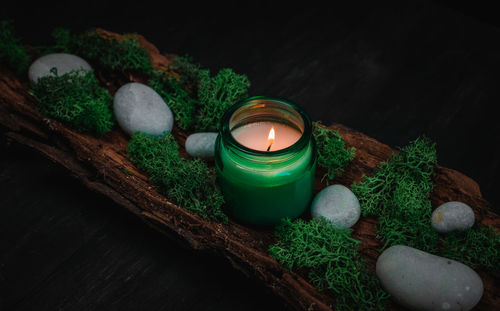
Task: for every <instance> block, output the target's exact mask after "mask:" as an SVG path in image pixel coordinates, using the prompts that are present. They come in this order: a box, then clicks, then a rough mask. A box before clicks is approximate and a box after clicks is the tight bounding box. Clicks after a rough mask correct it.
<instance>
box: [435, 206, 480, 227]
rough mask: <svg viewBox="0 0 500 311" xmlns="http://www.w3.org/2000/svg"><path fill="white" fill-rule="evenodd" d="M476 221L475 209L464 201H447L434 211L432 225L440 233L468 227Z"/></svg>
mask: <svg viewBox="0 0 500 311" xmlns="http://www.w3.org/2000/svg"><path fill="white" fill-rule="evenodd" d="M474 221H475V217H474V211H473V210H472V208H471V207H470V206H469V205H467V204H465V203H462V202H456V201H452V202H447V203H444V204H441V205H440V206H439V207H438V208H436V209H435V210H434V211H433V212H432V227H433V228H434V229H436V231H438V232H440V233H447V232H451V231H455V230H465V229H468V228H470V227H472V226H473V225H474Z"/></svg>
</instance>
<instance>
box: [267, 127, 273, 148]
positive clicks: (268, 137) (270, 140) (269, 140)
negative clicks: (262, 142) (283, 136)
mask: <svg viewBox="0 0 500 311" xmlns="http://www.w3.org/2000/svg"><path fill="white" fill-rule="evenodd" d="M267 141H268V142H269V144H270V145H272V144H273V143H274V126H273V127H271V130H269V136H267Z"/></svg>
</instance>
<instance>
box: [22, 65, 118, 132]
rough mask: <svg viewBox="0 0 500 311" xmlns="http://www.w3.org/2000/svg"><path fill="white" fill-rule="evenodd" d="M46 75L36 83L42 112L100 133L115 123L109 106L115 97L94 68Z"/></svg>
mask: <svg viewBox="0 0 500 311" xmlns="http://www.w3.org/2000/svg"><path fill="white" fill-rule="evenodd" d="M51 72H52V73H53V74H54V75H53V76H46V77H42V78H40V79H39V80H38V83H36V84H33V85H32V92H33V95H34V96H35V98H36V99H37V100H38V103H39V104H38V109H39V111H40V112H41V113H43V114H46V115H48V116H51V117H54V118H56V119H59V120H61V121H64V122H68V123H71V124H72V125H73V126H74V127H75V128H76V129H77V130H78V131H81V132H92V133H95V134H98V135H101V134H104V133H105V132H107V131H109V130H110V129H111V127H112V126H113V121H112V113H111V111H110V109H109V106H110V105H111V101H112V98H111V96H110V95H109V93H108V91H107V90H105V89H103V88H101V87H99V82H98V81H97V79H96V78H95V76H94V73H93V72H92V71H83V70H75V71H71V72H69V73H66V74H63V75H61V76H59V75H57V71H56V70H55V68H53V69H52V70H51Z"/></svg>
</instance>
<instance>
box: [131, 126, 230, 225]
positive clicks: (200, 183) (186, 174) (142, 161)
mask: <svg viewBox="0 0 500 311" xmlns="http://www.w3.org/2000/svg"><path fill="white" fill-rule="evenodd" d="M127 152H128V155H129V158H130V160H131V161H132V162H133V163H135V164H136V165H137V166H138V167H139V169H141V170H143V171H145V172H146V173H148V174H149V176H150V179H151V180H152V181H153V182H154V183H155V185H156V186H157V187H158V190H159V191H160V192H161V193H163V194H165V195H166V196H167V197H168V198H169V199H171V200H172V201H173V202H174V203H175V204H177V205H179V206H181V207H183V208H185V209H187V210H189V211H191V212H194V213H197V214H198V215H200V216H201V217H203V218H209V219H212V220H216V221H221V222H227V216H226V215H225V214H224V213H223V212H222V209H221V207H222V204H223V203H224V199H223V196H222V194H221V192H220V189H219V188H218V187H217V186H216V184H215V176H214V174H213V171H212V170H211V169H210V168H208V166H207V165H206V164H205V163H204V162H203V161H201V160H200V159H194V160H185V159H183V158H182V157H181V156H180V154H179V152H178V145H177V143H176V142H175V140H174V138H173V136H172V135H171V134H167V135H165V136H164V137H151V136H148V135H146V134H143V133H135V134H134V135H132V138H131V139H130V141H129V144H128V149H127Z"/></svg>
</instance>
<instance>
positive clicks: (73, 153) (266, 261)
mask: <svg viewBox="0 0 500 311" xmlns="http://www.w3.org/2000/svg"><path fill="white" fill-rule="evenodd" d="M100 31H101V33H102V34H103V35H105V36H113V37H116V38H119V35H117V34H114V33H110V32H106V31H104V30H100ZM140 42H141V44H142V45H143V46H144V47H145V48H146V49H147V50H148V52H149V53H150V55H151V58H152V60H153V64H154V65H155V66H156V67H157V68H165V66H167V65H168V63H169V61H170V59H169V58H167V57H165V56H163V55H162V54H160V53H159V51H158V49H156V48H155V47H154V45H152V44H151V43H149V42H148V41H147V40H146V39H145V38H143V37H140ZM0 71H1V73H2V75H1V77H0V104H1V105H0V124H1V126H2V127H3V129H4V132H5V135H6V137H7V138H8V139H10V140H12V141H15V142H18V143H20V144H22V145H25V146H28V147H30V148H33V149H35V150H37V151H39V152H41V153H42V154H44V155H45V156H46V157H48V158H50V159H51V160H52V161H54V162H56V163H58V164H60V165H61V166H63V167H64V168H66V169H67V170H68V171H70V172H71V174H72V175H73V176H74V177H75V178H77V179H78V180H79V181H81V182H82V183H83V184H84V185H85V186H86V187H88V188H89V189H91V190H93V191H95V192H98V193H101V194H103V195H105V196H107V197H109V198H111V199H112V200H113V201H115V202H116V203H117V204H119V205H121V206H123V207H125V208H126V209H127V210H129V211H130V212H132V213H134V214H135V215H137V216H139V217H140V218H141V219H142V220H143V221H144V222H145V223H147V224H148V225H150V226H151V227H153V228H154V229H156V230H158V231H160V232H162V233H164V234H166V235H167V236H168V237H170V238H171V239H173V240H175V241H178V242H180V243H181V244H183V245H186V246H188V247H189V248H192V249H194V250H200V251H207V252H214V253H217V254H219V255H221V256H224V257H225V258H227V259H228V260H229V261H230V262H231V263H232V265H233V266H234V267H235V268H237V269H239V270H241V271H243V272H244V273H245V274H246V275H248V276H249V277H251V278H255V279H258V280H260V281H262V282H263V283H264V284H265V285H266V286H268V287H269V288H270V289H271V290H272V291H273V292H274V293H275V294H276V295H277V296H279V297H280V298H281V299H282V300H283V301H284V302H286V304H287V305H288V307H289V308H290V309H293V310H331V309H332V308H333V306H334V299H333V298H332V297H331V296H330V295H328V294H327V293H322V292H319V291H317V290H316V289H315V288H314V287H313V286H312V285H311V284H309V283H308V282H307V279H306V278H305V276H302V275H299V274H297V273H295V272H291V271H288V270H286V269H285V268H283V267H282V266H281V265H280V264H279V263H278V262H276V261H275V260H274V259H273V258H271V257H270V256H269V255H268V253H267V249H268V246H269V245H270V244H272V243H274V242H275V238H274V236H273V232H272V228H253V227H252V228H251V227H247V226H243V225H241V224H238V223H236V222H234V221H231V220H230V221H229V223H228V224H227V225H222V224H218V223H214V222H210V221H206V220H204V219H202V218H200V217H198V216H197V215H194V214H191V213H189V212H187V211H185V210H184V209H182V208H181V207H178V206H176V205H174V204H172V203H171V202H169V201H168V199H167V198H165V197H164V196H163V195H161V194H160V193H158V192H157V191H156V189H155V187H154V186H153V185H152V184H151V183H150V182H149V180H148V178H147V176H145V175H144V174H143V173H142V172H140V171H138V170H137V169H136V168H135V167H134V165H133V164H132V163H131V162H130V161H129V160H128V158H127V155H126V146H127V142H128V137H127V136H126V134H124V133H123V132H122V131H121V130H119V129H118V128H115V129H114V130H113V131H111V132H110V133H107V134H106V135H104V136H103V137H101V138H96V137H93V136H91V135H87V134H82V133H78V132H76V131H74V130H72V129H71V128H70V127H67V126H65V125H64V124H61V123H60V122H58V121H55V120H53V119H50V118H46V117H44V116H42V115H40V114H39V113H38V111H37V110H36V101H35V100H34V98H33V97H32V96H31V95H30V94H29V93H28V88H29V86H28V85H27V82H26V81H20V80H19V79H18V78H17V77H16V76H14V75H13V74H12V73H11V72H9V71H8V70H7V69H5V68H1V69H0ZM100 78H101V79H104V78H103V76H100ZM127 78H128V79H129V80H130V81H143V78H142V77H141V76H139V75H133V74H131V75H130V76H128V77H127ZM112 84H113V83H109V89H110V91H111V92H112V93H113V92H114V91H115V90H116V86H115V87H113V85H112ZM331 128H333V129H336V130H338V131H339V132H340V134H341V135H342V136H343V137H344V139H345V140H346V142H347V144H348V145H349V146H354V147H355V148H356V150H357V152H356V158H355V159H354V160H353V161H352V162H351V164H350V165H349V166H348V167H347V168H346V170H345V172H344V174H343V175H342V176H341V177H340V178H338V179H337V180H335V182H337V183H341V184H344V185H350V184H351V183H352V182H353V181H359V180H360V179H361V178H362V176H363V174H366V175H370V174H371V173H372V172H373V171H374V169H375V168H376V167H377V166H378V164H379V163H380V162H381V161H384V160H386V159H387V158H388V157H389V156H390V155H391V153H392V152H394V150H393V149H391V148H390V147H389V146H387V145H385V144H383V143H380V142H378V141H377V140H375V139H373V138H370V137H368V136H366V135H364V134H362V133H360V132H357V131H354V130H352V129H349V128H346V127H344V126H342V125H338V124H337V125H332V126H331ZM174 136H175V137H176V139H177V141H178V142H179V143H180V144H181V145H183V144H184V142H185V138H186V133H182V132H181V131H179V130H178V129H177V128H175V129H174ZM320 173H321V172H320ZM318 176H321V174H318ZM323 187H324V184H321V182H320V181H319V180H318V181H317V183H316V191H319V190H320V189H321V188H323ZM450 200H460V201H463V202H465V203H467V204H469V205H470V206H472V207H473V209H474V211H475V214H476V217H477V218H478V219H479V220H480V221H481V222H482V223H484V224H487V225H493V226H494V227H495V228H496V229H497V230H500V218H499V217H498V216H497V215H496V214H494V213H493V212H492V211H491V206H490V205H489V203H488V202H486V201H485V200H484V199H483V197H482V195H481V192H480V189H479V186H478V185H477V183H476V182H474V181H473V180H472V179H470V178H468V177H467V176H465V175H463V174H461V173H459V172H457V171H454V170H451V169H447V168H442V167H440V168H438V169H437V174H436V177H435V189H434V192H433V194H432V196H431V201H432V203H433V206H436V205H437V204H440V203H443V202H446V201H450ZM376 222H377V221H376V219H375V218H362V219H361V220H360V221H359V222H358V223H357V224H356V225H355V226H354V228H353V229H354V236H355V237H356V238H357V239H359V240H361V242H362V243H361V253H362V255H363V256H365V257H366V258H367V259H368V260H369V262H370V264H371V266H372V268H373V265H374V263H375V260H376V258H377V257H378V249H379V248H380V243H379V241H378V240H376V239H375V231H376ZM480 275H481V277H482V279H483V281H484V283H485V294H484V296H483V298H482V300H481V302H480V304H479V305H478V308H479V309H483V310H494V309H495V307H496V306H498V305H500V296H499V288H500V285H499V284H498V283H499V280H498V276H493V275H491V274H489V273H488V272H487V271H480ZM392 308H393V309H394V310H396V309H398V307H397V306H392Z"/></svg>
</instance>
